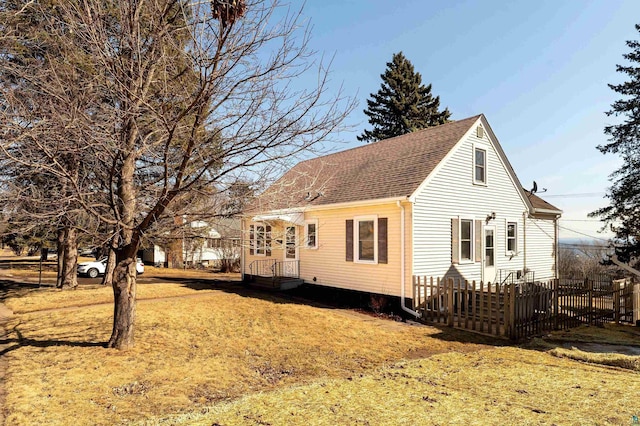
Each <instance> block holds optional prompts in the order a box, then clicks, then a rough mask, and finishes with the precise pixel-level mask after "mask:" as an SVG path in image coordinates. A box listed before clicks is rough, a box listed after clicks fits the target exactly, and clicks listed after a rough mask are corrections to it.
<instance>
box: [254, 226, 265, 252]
mask: <svg viewBox="0 0 640 426" xmlns="http://www.w3.org/2000/svg"><path fill="white" fill-rule="evenodd" d="M259 226H261V227H262V228H264V245H263V246H262V253H258V227H259ZM253 255H254V256H258V257H267V225H265V224H264V223H256V224H254V227H253Z"/></svg>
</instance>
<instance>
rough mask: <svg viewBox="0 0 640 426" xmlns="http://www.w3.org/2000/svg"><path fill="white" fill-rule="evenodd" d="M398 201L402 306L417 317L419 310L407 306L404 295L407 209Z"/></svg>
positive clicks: (418, 316)
mask: <svg viewBox="0 0 640 426" xmlns="http://www.w3.org/2000/svg"><path fill="white" fill-rule="evenodd" d="M396 203H397V205H398V207H399V208H400V282H401V284H402V290H401V292H400V307H401V308H402V310H403V311H405V312H407V313H410V314H411V315H413V316H414V317H416V318H420V317H421V315H420V314H419V313H418V312H416V311H414V310H413V309H409V308H407V307H406V306H405V297H404V293H405V287H406V279H405V260H406V259H405V256H406V254H405V236H404V229H405V225H404V221H405V218H404V217H405V209H404V206H403V205H402V202H400V201H397V202H396Z"/></svg>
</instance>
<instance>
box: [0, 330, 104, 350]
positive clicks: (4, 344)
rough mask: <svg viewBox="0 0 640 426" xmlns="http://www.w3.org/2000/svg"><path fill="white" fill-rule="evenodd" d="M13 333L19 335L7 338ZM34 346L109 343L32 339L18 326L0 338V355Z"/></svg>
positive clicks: (102, 343) (101, 344)
mask: <svg viewBox="0 0 640 426" xmlns="http://www.w3.org/2000/svg"><path fill="white" fill-rule="evenodd" d="M11 334H15V335H17V337H13V338H6V336H9V335H11ZM26 346H30V347H34V348H49V347H52V346H67V347H81V348H92V347H103V348H106V347H107V344H106V343H105V342H81V341H73V340H58V339H45V340H37V339H30V338H26V337H24V336H23V334H22V332H21V331H20V330H19V329H18V326H17V325H16V326H14V327H12V328H11V329H10V330H8V331H6V332H5V333H4V337H3V338H0V357H2V356H4V355H5V354H7V353H9V352H11V351H15V350H16V349H20V348H22V347H26Z"/></svg>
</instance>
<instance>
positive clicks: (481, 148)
mask: <svg viewBox="0 0 640 426" xmlns="http://www.w3.org/2000/svg"><path fill="white" fill-rule="evenodd" d="M478 150H479V151H483V152H484V182H483V181H480V180H477V179H476V151H478ZM471 180H472V181H473V184H474V185H480V186H487V182H488V181H489V150H488V149H487V148H486V147H485V146H483V145H477V144H473V152H472V158H471Z"/></svg>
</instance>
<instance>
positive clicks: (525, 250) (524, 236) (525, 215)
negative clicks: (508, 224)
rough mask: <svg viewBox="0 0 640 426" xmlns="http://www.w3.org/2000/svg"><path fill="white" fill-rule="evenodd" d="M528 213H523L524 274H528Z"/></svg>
mask: <svg viewBox="0 0 640 426" xmlns="http://www.w3.org/2000/svg"><path fill="white" fill-rule="evenodd" d="M527 216H528V215H527V212H522V273H523V274H526V273H527Z"/></svg>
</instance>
